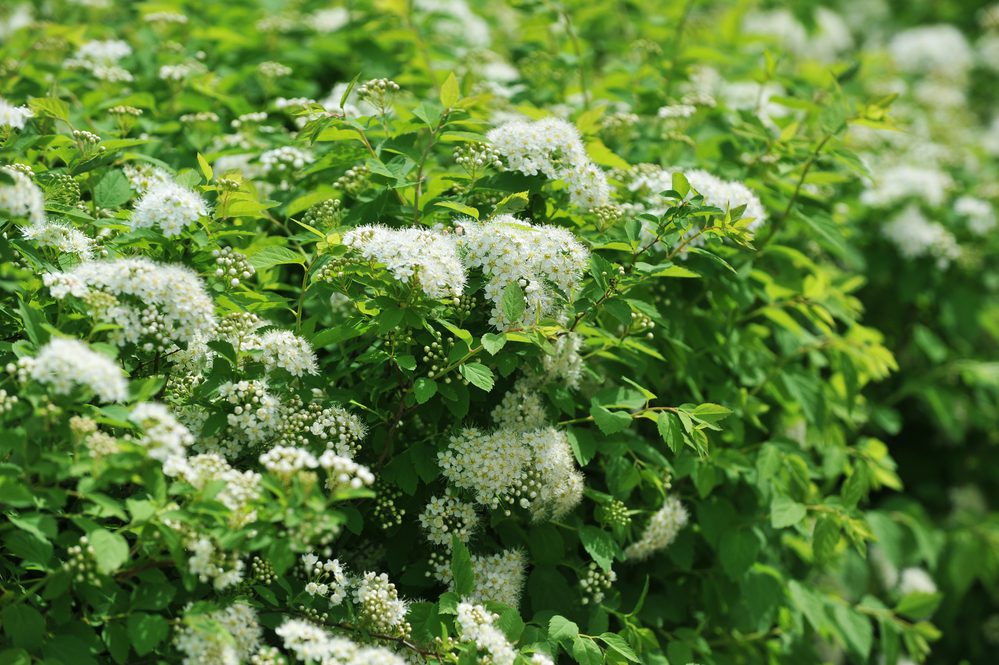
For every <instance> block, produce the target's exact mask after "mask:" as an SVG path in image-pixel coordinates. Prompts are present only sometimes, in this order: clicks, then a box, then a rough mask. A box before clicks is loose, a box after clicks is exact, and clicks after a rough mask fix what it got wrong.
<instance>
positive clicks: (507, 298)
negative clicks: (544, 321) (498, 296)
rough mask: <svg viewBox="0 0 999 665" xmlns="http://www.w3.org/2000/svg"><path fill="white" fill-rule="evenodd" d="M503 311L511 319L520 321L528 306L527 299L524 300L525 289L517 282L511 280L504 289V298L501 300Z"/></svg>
mask: <svg viewBox="0 0 999 665" xmlns="http://www.w3.org/2000/svg"><path fill="white" fill-rule="evenodd" d="M500 305H501V307H502V308H503V313H504V314H505V315H506V318H507V319H508V320H510V321H514V322H516V321H520V317H521V316H523V314H524V310H525V309H526V308H527V301H525V300H524V291H523V289H521V288H520V285H519V284H517V283H516V282H510V283H509V284H507V285H506V288H504V289H503V298H502V300H501V301H500Z"/></svg>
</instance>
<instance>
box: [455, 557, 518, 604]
mask: <svg viewBox="0 0 999 665" xmlns="http://www.w3.org/2000/svg"><path fill="white" fill-rule="evenodd" d="M526 569H527V557H526V556H525V555H524V553H523V552H522V551H521V550H503V551H502V552H499V553H497V554H491V555H488V556H473V557H472V572H473V574H474V575H475V590H474V591H473V592H472V593H471V594H470V595H469V598H470V599H471V600H472V601H474V602H482V603H484V602H487V601H493V602H496V603H502V604H504V605H509V606H510V607H518V606H519V605H520V594H521V591H522V590H523V589H524V580H525V578H526Z"/></svg>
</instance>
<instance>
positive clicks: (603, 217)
mask: <svg viewBox="0 0 999 665" xmlns="http://www.w3.org/2000/svg"><path fill="white" fill-rule="evenodd" d="M590 212H591V213H593V215H594V217H596V218H597V221H598V222H599V223H600V228H601V229H609V228H610V227H612V226H613V225H614V224H616V223H617V222H618V221H619V220H620V219H621V218H622V217H623V216H624V209H623V208H622V207H621V206H619V205H617V204H616V203H608V204H607V205H602V206H596V207H595V208H592V209H591V210H590Z"/></svg>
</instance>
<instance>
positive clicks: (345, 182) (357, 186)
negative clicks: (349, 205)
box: [333, 164, 371, 196]
mask: <svg viewBox="0 0 999 665" xmlns="http://www.w3.org/2000/svg"><path fill="white" fill-rule="evenodd" d="M370 176H371V169H369V168H368V167H367V165H365V164H358V165H357V166H353V167H351V168H349V169H347V171H346V173H344V174H343V175H342V176H340V177H339V178H337V179H336V182H334V183H333V186H334V187H336V188H337V189H341V190H343V191H345V192H347V193H348V194H350V195H351V196H357V195H358V194H359V193H361V192H362V191H364V188H365V187H367V185H368V178H369V177H370Z"/></svg>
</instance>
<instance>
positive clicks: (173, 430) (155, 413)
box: [128, 402, 194, 462]
mask: <svg viewBox="0 0 999 665" xmlns="http://www.w3.org/2000/svg"><path fill="white" fill-rule="evenodd" d="M128 418H129V420H131V421H132V422H134V423H135V424H137V425H138V426H139V427H141V428H142V431H143V434H142V437H141V438H139V439H138V440H137V442H138V444H139V445H141V446H142V447H143V448H145V449H146V450H147V451H148V452H149V456H150V457H152V458H153V459H155V460H159V461H160V462H166V461H167V460H168V459H171V458H177V459H183V458H184V457H185V456H186V455H187V449H188V448H189V447H190V446H191V445H193V444H194V436H193V435H192V434H191V432H190V431H189V430H188V429H187V427H185V426H184V425H183V424H181V423H180V421H178V420H177V419H176V418H175V417H174V415H173V414H172V413H170V410H169V409H167V407H166V406H164V405H162V404H158V403H156V402H141V403H139V404H136V405H135V408H134V409H132V413H131V414H129V416H128Z"/></svg>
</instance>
